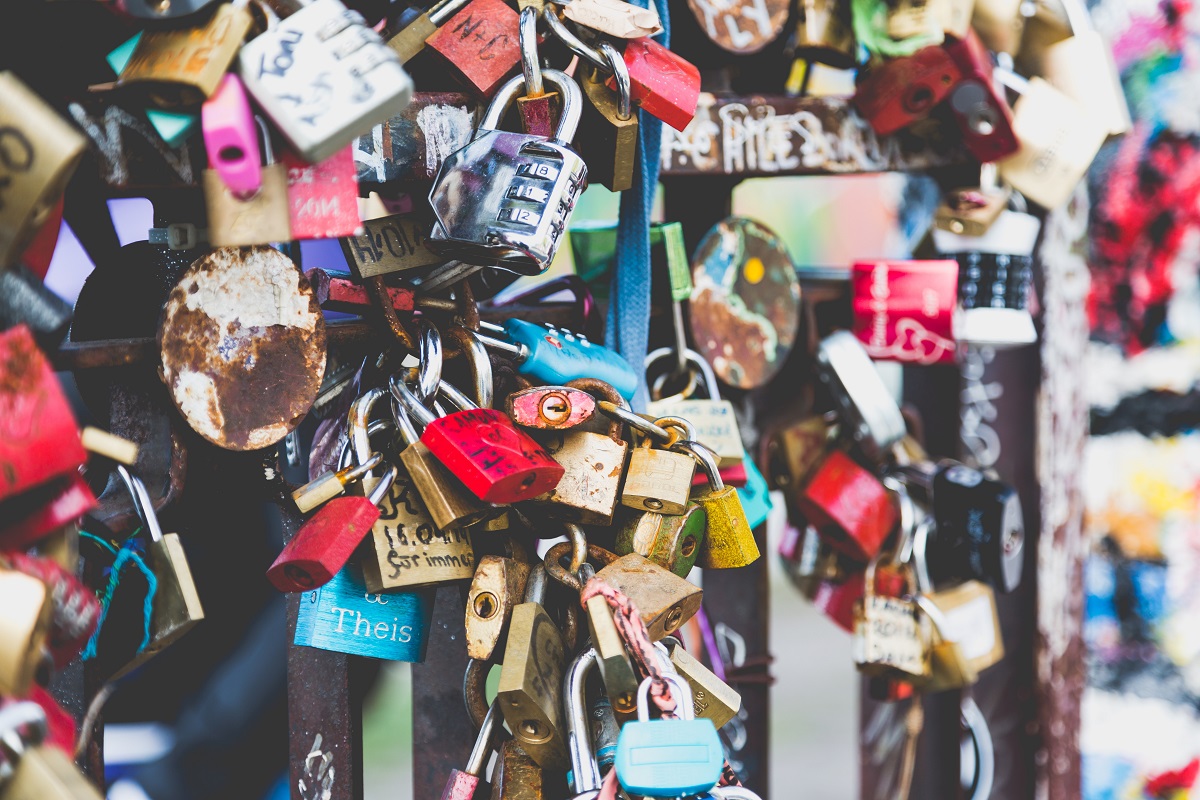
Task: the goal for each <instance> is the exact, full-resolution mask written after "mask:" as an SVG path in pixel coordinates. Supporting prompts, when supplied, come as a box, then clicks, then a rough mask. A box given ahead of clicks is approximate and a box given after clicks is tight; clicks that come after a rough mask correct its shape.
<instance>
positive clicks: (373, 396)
mask: <svg viewBox="0 0 1200 800" xmlns="http://www.w3.org/2000/svg"><path fill="white" fill-rule="evenodd" d="M385 394H387V389H384V388H383V387H382V386H376V387H375V388H373V389H368V390H367V391H365V392H364V393H362V394H361V395H359V396H358V397H356V398H355V399H354V402H353V403H351V404H350V412H349V413H348V414H347V415H346V419H347V427H348V428H349V431H348V433H349V438H350V447H351V450H352V451H353V453H354V463H356V464H365V463H366V462H367V461H368V460H369V459H370V458H371V453H372V452H374V450H373V449H372V447H371V411H372V410H373V409H374V408H375V404H376V403H378V402H379V401H380V400H381V399H382V398H383V396H384V395H385ZM370 474H371V473H368V475H370Z"/></svg>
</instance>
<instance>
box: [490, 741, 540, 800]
mask: <svg viewBox="0 0 1200 800" xmlns="http://www.w3.org/2000/svg"><path fill="white" fill-rule="evenodd" d="M543 772H544V770H543V769H542V767H541V766H539V765H538V763H537V762H536V761H534V760H533V758H532V757H531V756H530V755H529V753H527V752H525V750H523V749H522V748H521V745H520V744H518V743H517V742H516V741H515V740H513V739H509V740H508V741H506V742H505V743H504V744H502V745H500V752H499V753H498V754H497V756H496V766H494V767H493V768H492V795H491V800H543V799H544V798H545V796H546V793H545V789H546V786H545V785H543V784H544V783H549V781H543Z"/></svg>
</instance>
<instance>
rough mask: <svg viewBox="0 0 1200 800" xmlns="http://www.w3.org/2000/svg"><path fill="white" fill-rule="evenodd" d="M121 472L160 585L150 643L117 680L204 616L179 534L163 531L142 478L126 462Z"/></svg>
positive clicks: (119, 466)
mask: <svg viewBox="0 0 1200 800" xmlns="http://www.w3.org/2000/svg"><path fill="white" fill-rule="evenodd" d="M117 474H118V475H120V476H121V480H122V481H124V483H125V486H126V488H128V489H129V492H130V494H132V495H133V507H134V510H135V511H136V512H137V515H138V519H140V520H141V523H142V526H143V527H144V528H145V529H146V530H147V531H149V533H150V543H149V544H148V545H147V548H146V560H147V562H148V563H149V566H150V571H151V572H153V573H154V577H155V579H156V580H157V582H158V584H157V588H156V589H155V592H154V601H153V602H154V609H153V611H152V612H151V615H150V642H149V644H147V645H146V646H145V647H144V648H143V649H142V650H141V652H139V653H138V654H137V655H135V656H134V657H133V660H132V661H130V662H129V663H128V664H126V665H125V666H123V667H122V668H121V669H119V670H117V672H116V673H115V674H114V675H113V676H112V678H111V679H113V680H115V679H116V678H119V677H121V676H122V675H126V674H128V673H129V672H132V671H133V670H134V669H137V668H138V667H140V666H141V665H142V664H145V663H146V662H147V661H149V660H150V659H151V658H153V657H154V656H156V655H158V654H159V653H161V652H162V651H163V650H166V649H167V648H168V647H170V646H171V645H172V644H174V643H175V642H176V641H178V640H179V639H181V638H182V637H183V636H184V634H186V633H187V632H188V631H190V630H191V629H192V628H194V627H196V625H197V624H199V623H200V622H201V620H203V619H204V607H203V606H202V605H201V604H200V594H199V593H198V592H197V591H196V583H195V582H194V581H193V580H192V570H191V568H190V567H189V566H188V562H187V555H185V554H184V552H183V543H182V542H180V540H179V534H177V533H163V531H162V527H161V526H160V525H159V524H158V516H157V515H156V514H155V513H154V505H153V503H152V502H151V500H150V493H149V492H148V491H146V485H145V484H144V483H142V479H141V478H139V477H138V476H136V475H133V474H132V473H130V472H129V470H127V469H126V468H125V466H124V465H123V464H118V465H117Z"/></svg>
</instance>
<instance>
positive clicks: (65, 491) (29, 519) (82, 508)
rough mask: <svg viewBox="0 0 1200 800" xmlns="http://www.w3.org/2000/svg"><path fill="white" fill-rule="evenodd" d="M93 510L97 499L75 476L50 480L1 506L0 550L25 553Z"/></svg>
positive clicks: (73, 474) (78, 476)
mask: <svg viewBox="0 0 1200 800" xmlns="http://www.w3.org/2000/svg"><path fill="white" fill-rule="evenodd" d="M95 507H96V496H95V495H93V494H92V490H91V487H89V486H88V484H87V481H85V480H84V479H83V477H82V476H80V475H79V473H78V472H69V473H67V474H66V475H64V476H62V477H61V478H54V479H52V480H49V481H47V482H45V483H43V484H42V485H40V486H38V487H37V488H35V489H33V490H31V491H28V492H24V493H22V494H20V495H17V496H16V497H14V498H12V499H11V500H8V501H7V502H5V503H4V504H3V505H0V519H3V520H5V522H4V523H3V525H2V526H0V550H24V549H28V548H30V547H33V546H34V545H35V544H40V543H41V542H42V540H43V539H45V537H47V536H50V535H52V534H53V533H55V532H56V531H59V530H62V529H63V528H64V527H67V526H70V525H71V524H72V523H74V522H76V521H77V520H78V519H79V518H80V517H82V516H83V515H84V514H86V513H88V512H89V511H91V510H92V509H94V508H95Z"/></svg>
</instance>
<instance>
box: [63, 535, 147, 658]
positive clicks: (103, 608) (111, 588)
mask: <svg viewBox="0 0 1200 800" xmlns="http://www.w3.org/2000/svg"><path fill="white" fill-rule="evenodd" d="M138 533H140V529H139V530H137V531H134V534H133V535H132V536H130V537H129V538H128V539H126V540H125V541H124V542H123V543H122V544H121V547H120V548H116V547H113V546H112V545H111V544H109V543H108V542H106V541H104V540H103V539H101V538H100V537H99V536H96V535H94V534H91V533H88V532H87V531H80V532H79V535H80V536H81V537H84V538H86V539H88V540H89V541H92V542H94V543H95V544H96V545H98V546H99V547H101V548H102V549H104V550H107V551H108V553H109V555H111V556H113V563H112V565H111V566H110V567H109V568H108V581H107V583H106V584H105V586H104V592H103V594H101V596H100V618H99V620H97V622H96V630H95V631H94V632H93V633H92V638H90V639H89V640H88V643H87V647H86V648H84V651H83V653H82V658H83V660H84V661H90V660H91V659H93V658H95V657H96V650H97V647H98V646H99V643H100V633H101V631H103V630H104V622H105V620H106V619H107V618H108V609H109V606H110V605H112V599H113V595H114V594H115V593H116V591H117V586H118V585H119V584H120V582H121V574H122V573H123V572H124V571H125V568H126V567H128V566H129V565H130V564H132V565H133V566H135V567H137V568H138V570H139V571H140V572H141V573H142V576H143V577H144V578H145V579H146V597H145V599H144V600H143V601H142V642H141V644H139V645H138V649H137V652H139V653H140V652H142V651H143V650H145V649H146V648H147V647H148V646H149V645H150V621H151V617H152V615H153V613H154V594H155V592H156V591H157V590H158V579H157V578H155V577H154V572H153V571H151V569H150V567H148V566H147V565H146V562H145V560H144V559H143V558H142V556H141V554H139V553H138V552H137V550H136V536H137V534H138Z"/></svg>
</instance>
